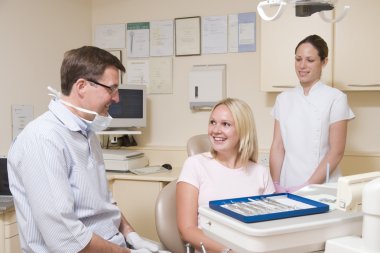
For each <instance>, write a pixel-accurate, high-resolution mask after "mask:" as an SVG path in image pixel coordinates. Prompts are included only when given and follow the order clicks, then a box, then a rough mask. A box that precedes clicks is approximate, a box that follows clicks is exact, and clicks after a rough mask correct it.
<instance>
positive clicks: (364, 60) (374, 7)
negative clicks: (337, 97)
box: [334, 0, 380, 90]
mask: <svg viewBox="0 0 380 253" xmlns="http://www.w3.org/2000/svg"><path fill="white" fill-rule="evenodd" d="M343 4H347V5H350V7H351V8H350V10H349V12H348V14H347V16H346V17H345V18H344V19H343V20H342V21H341V22H338V23H336V24H335V49H334V59H335V60H334V86H335V87H337V88H339V89H341V90H380V65H379V58H380V47H379V41H380V29H379V27H378V25H379V24H380V15H379V11H380V1H379V0H362V1H357V0H344V1H343V0H340V1H338V6H337V9H338V10H340V9H341V8H342V7H341V5H343Z"/></svg>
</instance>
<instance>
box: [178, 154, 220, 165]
mask: <svg viewBox="0 0 380 253" xmlns="http://www.w3.org/2000/svg"><path fill="white" fill-rule="evenodd" d="M211 159H213V157H212V155H211V153H210V152H204V153H199V154H195V155H192V156H189V157H187V158H186V160H185V164H195V163H205V162H208V161H210V160H211Z"/></svg>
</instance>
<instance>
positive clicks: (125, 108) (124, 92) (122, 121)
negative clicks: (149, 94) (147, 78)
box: [108, 84, 146, 129]
mask: <svg viewBox="0 0 380 253" xmlns="http://www.w3.org/2000/svg"><path fill="white" fill-rule="evenodd" d="M108 112H109V114H110V115H111V117H112V118H113V120H112V122H111V125H110V126H109V127H110V128H111V129H112V128H120V129H126V128H131V127H146V86H145V85H131V84H128V85H120V87H119V103H117V104H116V103H115V104H112V105H111V106H110V108H109V111H108Z"/></svg>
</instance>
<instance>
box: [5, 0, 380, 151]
mask: <svg viewBox="0 0 380 253" xmlns="http://www.w3.org/2000/svg"><path fill="white" fill-rule="evenodd" d="M257 3H258V1H257V0H250V1H247V0H192V1H189V0H107V1H105V0H92V1H91V0H81V1H77V0H54V1H51V0H33V1H27V0H0V34H1V38H0V77H1V79H0V87H1V92H0V116H1V117H2V118H1V125H0V154H6V152H7V151H8V148H9V145H10V143H11V136H12V131H11V114H10V112H11V105H12V104H32V105H33V106H34V115H35V117H37V116H38V115H40V114H41V113H43V112H44V111H46V109H47V105H48V102H49V97H48V96H47V90H46V86H47V85H51V84H54V87H55V88H58V89H59V87H60V85H59V80H60V79H59V67H60V64H61V61H62V57H63V53H64V52H65V51H67V50H69V49H71V48H76V47H80V46H82V45H84V44H91V43H92V39H93V38H92V36H93V35H92V32H93V29H94V26H95V25H96V24H111V23H127V22H138V21H151V20H162V19H174V18H176V17H186V16H195V15H199V16H207V15H228V14H232V13H239V12H250V11H256V5H257ZM257 22H258V24H257V26H256V28H257V29H258V31H257V33H256V35H257V52H250V53H229V54H218V55H202V56H191V57H173V94H165V95H160V94H156V95H150V96H149V121H148V122H149V123H148V124H149V126H148V127H147V128H146V129H144V130H143V134H142V135H141V136H139V137H138V142H139V144H140V145H141V146H149V147H156V146H168V147H179V148H183V147H184V146H185V143H186V140H187V139H188V138H189V136H191V135H193V134H197V133H201V132H205V131H206V128H207V121H208V115H209V113H208V112H200V113H192V112H191V111H190V109H189V104H188V94H187V85H188V82H187V75H188V72H189V70H190V69H191V67H192V65H194V64H219V63H224V64H227V94H228V96H231V97H239V98H242V99H244V100H246V101H247V102H248V103H249V104H250V105H251V106H252V108H253V111H254V114H255V118H256V125H257V129H258V133H259V145H260V148H261V149H263V150H266V149H269V147H270V143H271V140H272V131H273V130H272V127H273V119H272V117H271V116H270V110H271V107H272V106H273V104H274V100H275V96H276V95H277V94H275V93H273V94H272V93H265V92H261V91H260V84H259V80H260V79H259V74H260V66H259V57H260V43H261V41H260V30H259V22H261V20H260V18H257ZM374 29H375V27H374ZM311 32H312V31H311ZM290 50H293V49H290ZM274 60H275V59H274ZM353 60H354V59H353ZM363 63H365V61H363ZM274 74H275V72H274ZM348 97H349V103H350V104H351V106H352V109H353V110H354V112H355V114H356V116H357V118H356V119H355V120H354V121H352V122H351V123H350V125H349V135H348V141H347V142H348V143H347V148H346V150H347V152H348V153H364V154H367V153H371V154H380V131H379V129H380V120H379V119H378V117H377V115H379V113H380V99H379V97H380V92H350V93H348Z"/></svg>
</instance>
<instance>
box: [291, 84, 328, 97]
mask: <svg viewBox="0 0 380 253" xmlns="http://www.w3.org/2000/svg"><path fill="white" fill-rule="evenodd" d="M322 85H323V83H322V82H321V80H319V81H318V82H316V83H315V84H313V86H311V88H310V90H309V95H308V96H310V95H312V94H313V93H315V91H317V90H319V89H320V87H322ZM296 90H297V92H299V93H300V94H302V95H304V93H303V87H302V85H301V84H299V85H297V86H296Z"/></svg>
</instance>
